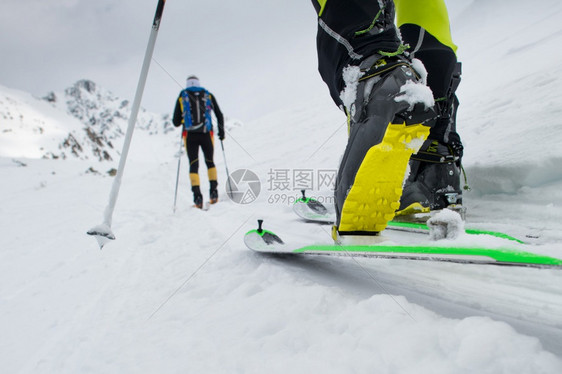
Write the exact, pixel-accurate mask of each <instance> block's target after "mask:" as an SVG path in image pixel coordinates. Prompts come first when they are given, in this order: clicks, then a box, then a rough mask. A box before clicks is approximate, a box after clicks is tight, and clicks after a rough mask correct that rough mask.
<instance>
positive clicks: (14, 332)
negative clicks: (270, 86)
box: [0, 0, 562, 374]
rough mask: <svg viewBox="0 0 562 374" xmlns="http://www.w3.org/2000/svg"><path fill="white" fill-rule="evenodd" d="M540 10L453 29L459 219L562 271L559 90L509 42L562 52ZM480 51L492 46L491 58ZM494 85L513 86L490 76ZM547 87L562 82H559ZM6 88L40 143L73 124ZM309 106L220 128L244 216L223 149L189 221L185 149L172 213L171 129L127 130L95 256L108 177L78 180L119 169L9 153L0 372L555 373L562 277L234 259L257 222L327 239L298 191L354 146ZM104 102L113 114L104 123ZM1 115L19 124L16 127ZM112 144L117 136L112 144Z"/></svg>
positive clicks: (485, 6)
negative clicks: (255, 179)
mask: <svg viewBox="0 0 562 374" xmlns="http://www.w3.org/2000/svg"><path fill="white" fill-rule="evenodd" d="M506 4H508V5H509V4H511V6H509V7H508V8H507V9H504V7H506V6H507V5H506ZM533 5H534V6H535V7H537V8H539V9H543V10H544V9H549V10H551V11H550V12H548V13H545V12H538V11H536V12H535V10H534V8H532V7H531V6H528V5H527V2H524V1H512V2H501V1H493V0H492V1H489V0H488V1H486V0H482V1H477V0H475V1H472V2H470V3H469V4H466V6H463V8H462V13H460V16H459V18H457V19H456V22H455V20H454V21H453V27H454V32H455V37H456V42H457V44H459V46H460V47H461V50H460V51H459V53H461V56H462V59H463V61H464V63H465V65H464V71H465V75H464V82H463V83H462V86H461V87H462V89H461V91H460V93H459V94H460V96H461V97H460V98H461V102H462V104H461V105H462V107H461V111H460V112H459V128H460V129H461V131H462V133H461V135H462V136H463V139H464V140H465V145H466V162H465V167H466V169H467V173H468V175H469V178H470V180H469V183H470V184H471V185H472V186H473V191H472V192H468V193H467V194H466V195H465V202H466V205H467V206H468V208H469V211H468V216H467V225H471V226H477V227H483V228H488V229H496V230H502V231H506V232H508V233H510V234H512V235H515V236H518V237H521V238H524V239H525V240H527V241H528V242H530V243H531V244H530V247H529V248H530V250H531V251H536V252H541V253H548V254H551V255H553V256H556V257H561V258H562V235H561V234H560V230H559V228H558V227H557V226H558V222H560V221H561V220H562V210H561V209H560V203H559V201H562V192H560V191H562V181H561V180H560V168H559V167H558V164H557V163H556V160H557V159H558V157H560V151H559V150H558V148H556V146H557V141H558V139H560V137H558V139H556V136H557V135H556V134H559V133H556V131H557V129H558V128H559V127H560V126H559V124H558V126H555V125H553V124H557V123H558V122H559V119H558V116H557V115H556V114H555V113H552V112H553V111H554V112H555V111H556V110H558V109H559V108H558V107H557V105H558V106H559V104H556V103H560V100H561V98H562V95H561V94H560V93H558V92H556V91H555V90H548V89H543V87H545V84H546V87H550V83H549V82H550V80H546V79H545V80H540V79H535V80H532V79H529V78H528V76H529V73H530V72H529V66H533V64H529V58H531V56H532V55H534V52H533V48H534V47H533V45H532V44H524V43H523V44H522V42H521V41H522V40H523V39H522V38H523V36H524V35H527V34H524V33H523V34H524V35H523V34H519V37H512V35H513V34H514V33H522V32H523V31H524V30H525V29H527V30H532V33H534V34H535V35H542V36H543V37H544V36H547V35H551V36H550V37H549V38H544V39H545V40H546V42H545V43H547V44H545V45H547V46H552V45H554V44H548V43H559V42H560V41H561V40H560V37H561V35H562V33H561V32H560V30H562V29H561V27H562V26H557V25H556V22H552V23H550V22H549V21H548V19H550V18H549V16H551V15H552V17H554V18H556V14H560V13H559V9H560V6H559V5H558V3H557V2H555V1H549V0H541V1H538V2H535V3H533ZM523 15H525V16H524V17H523ZM518 17H519V18H518ZM558 19H559V18H558ZM515 20H517V22H515ZM545 20H546V21H545ZM512 21H513V23H512ZM474 25H479V27H475V26H474ZM510 26H511V27H510ZM531 40H533V39H531ZM534 40H539V38H535V39H534ZM528 43H530V41H529V42H528ZM486 46H490V47H495V49H493V50H492V51H490V52H486V53H484V52H483V50H485V48H484V47H486ZM523 46H526V48H522V47H523ZM520 47H521V48H520ZM529 49H531V50H529ZM509 51H511V52H510V53H508V52H509ZM550 52H551V53H553V54H554V56H555V57H556V58H555V57H553V58H544V59H545V60H547V61H541V62H540V64H544V65H543V67H544V68H545V69H546V68H549V69H550V71H551V72H552V71H553V72H559V67H558V66H557V65H556V63H555V61H556V59H557V58H558V54H559V53H558V52H556V49H551V50H550ZM486 56H488V57H489V58H488V62H487V63H486V58H485V57H486ZM506 59H509V62H507V61H506V62H504V63H503V64H502V60H506ZM303 63H312V64H314V63H315V62H314V61H305V62H303ZM504 71H509V72H510V75H509V76H508V77H505V78H499V77H500V76H501V74H503V72H504ZM537 74H539V72H538V71H537ZM544 74H546V75H545V76H548V74H547V72H544ZM496 77H498V78H496ZM318 79H320V78H318ZM495 79H496V80H495ZM552 80H553V81H554V84H555V85H556V84H557V83H559V82H560V81H559V79H558V78H557V74H552ZM496 82H497V83H496ZM486 87H490V89H484V88H486ZM2 92H3V93H5V92H8V93H9V95H4V96H10V97H11V98H12V100H15V99H14V98H19V99H18V100H15V101H17V102H18V103H26V106H25V109H22V110H21V112H22V113H24V115H25V116H26V118H27V116H28V115H29V118H35V119H36V121H35V122H32V123H38V124H41V125H42V126H43V127H44V129H45V130H44V133H45V134H47V133H48V131H53V133H54V131H55V130H56V129H57V128H58V127H57V126H60V129H59V130H56V131H60V132H59V134H60V135H61V136H62V135H63V134H66V133H68V132H69V131H71V130H69V129H75V128H83V126H84V125H83V123H82V122H79V121H78V120H77V119H76V120H74V119H70V120H69V119H68V116H67V115H66V114H64V113H65V112H66V111H67V108H66V107H64V106H63V107H62V110H61V108H60V107H57V108H58V109H57V108H55V107H53V105H52V104H50V103H48V102H46V101H40V102H36V101H33V100H34V99H33V100H32V98H31V97H30V96H29V95H27V94H25V93H21V92H14V91H13V90H9V89H2ZM531 93H532V94H533V95H536V96H531ZM4 96H0V97H4ZM315 96H316V95H314V94H313V93H311V97H312V99H311V100H310V101H309V102H307V103H306V104H305V105H300V104H298V103H296V104H295V106H293V107H290V108H287V109H285V110H283V111H279V112H275V113H271V114H270V115H268V116H265V117H263V118H261V119H259V120H256V121H252V122H248V123H245V125H244V126H243V127H235V126H231V127H230V129H229V131H228V133H227V138H226V140H225V142H224V145H225V154H224V155H225V156H226V157H225V159H226V162H227V164H228V168H229V171H230V172H231V173H233V172H234V171H235V170H237V169H249V170H251V171H253V172H254V173H255V174H257V175H258V176H259V177H260V180H261V191H260V195H259V197H258V199H257V200H256V201H254V202H252V203H251V204H246V205H241V204H236V203H234V202H231V201H229V200H228V199H227V198H226V196H225V193H224V186H225V178H224V177H225V169H226V165H225V162H224V160H225V159H223V154H222V150H221V149H220V147H217V150H216V154H215V162H216V164H217V168H218V170H219V176H220V178H221V179H220V183H221V191H220V192H221V201H220V202H219V204H217V205H215V206H213V207H212V208H211V209H210V210H209V211H207V212H203V211H199V210H197V209H194V208H192V207H191V204H192V200H191V192H190V190H189V182H188V178H187V162H186V159H185V155H184V156H183V158H182V159H181V165H180V166H181V168H182V173H181V175H180V184H179V186H180V189H179V194H178V203H177V206H178V209H177V211H176V213H175V214H174V213H173V211H172V205H173V197H174V196H173V194H174V187H175V177H176V170H177V169H176V168H177V166H178V159H177V158H174V155H175V154H176V153H177V151H178V146H179V144H178V140H179V139H178V133H177V132H170V133H165V131H164V130H165V128H166V127H165V124H164V122H162V121H158V120H155V121H156V122H154V124H155V125H156V128H153V130H152V131H153V132H157V131H158V134H155V135H149V132H150V131H138V132H136V133H135V136H134V137H133V143H132V148H131V153H130V155H129V161H128V163H127V169H126V171H125V175H124V180H123V185H122V188H121V192H120V196H119V200H118V202H117V207H116V211H115V215H114V222H113V226H112V228H113V231H114V232H115V234H116V235H117V240H116V241H115V242H112V243H110V244H108V245H107V246H106V247H104V249H103V251H99V250H98V247H97V244H96V243H95V241H94V240H93V239H92V238H91V237H88V236H87V235H85V231H86V230H87V229H89V228H90V227H91V226H93V225H95V224H97V223H99V221H100V220H101V217H102V213H103V209H104V205H105V203H106V200H107V196H108V193H109V190H110V187H111V182H112V179H111V178H110V177H108V176H107V175H98V174H95V173H90V172H87V171H88V170H89V168H90V167H91V166H92V165H94V168H96V167H97V168H105V167H106V166H105V165H107V167H109V165H110V164H112V163H113V162H115V161H116V160H113V162H109V163H108V162H106V161H103V162H102V161H99V162H98V161H95V162H94V161H93V160H97V159H95V158H94V157H93V156H92V157H90V158H88V159H87V160H84V159H82V158H81V157H79V158H76V157H67V158H66V160H64V161H62V160H60V159H58V160H52V159H41V158H40V157H42V156H43V153H40V152H36V153H29V154H19V155H18V154H14V153H9V154H5V153H2V155H3V157H1V158H0V176H1V180H2V183H0V230H1V235H0V237H1V238H2V242H3V245H2V248H1V249H0V336H1V337H2V338H0V363H1V365H2V371H3V372H7V373H37V372H41V373H53V372H57V373H76V372H80V373H82V372H83V373H89V372H91V373H101V372H104V373H105V372H119V373H139V372H142V373H152V372H165V373H232V372H239V373H263V372H268V373H286V372H293V373H315V372H319V373H320V372H321V373H371V372H377V373H379V372H380V373H494V374H495V373H510V374H511V373H548V374H555V373H560V372H562V343H561V342H562V317H561V316H562V272H561V271H556V270H536V269H511V268H499V267H483V266H466V265H455V264H447V263H431V262H407V261H399V260H386V261H381V260H368V259H357V260H352V259H345V258H341V259H335V260H334V259H321V258H306V259H294V258H275V257H268V256H260V255H257V254H255V253H252V252H250V251H248V250H247V249H246V248H245V247H244V244H243V242H242V236H243V234H244V233H245V232H246V231H247V230H249V229H251V228H254V227H255V221H256V220H257V219H258V218H264V219H265V222H266V225H267V227H268V228H270V229H272V230H273V231H276V232H278V233H280V234H281V233H283V232H295V231H298V232H299V235H309V236H312V237H315V238H323V237H329V227H326V226H318V225H305V224H304V223H302V222H301V221H299V220H297V219H295V217H294V215H293V213H292V212H291V207H290V201H291V200H292V199H294V198H296V197H297V196H298V195H299V194H300V192H299V191H298V190H299V189H300V187H301V186H302V185H303V184H306V183H307V182H308V181H310V180H312V181H313V182H314V185H313V186H312V188H310V189H311V190H312V192H313V193H314V194H315V195H318V196H321V197H326V198H329V196H330V191H329V180H326V179H320V177H321V176H323V177H326V178H329V176H330V175H332V173H333V172H334V171H335V168H336V167H337V163H338V159H339V157H340V154H341V151H342V149H343V147H344V145H345V141H346V126H345V118H344V117H343V115H342V114H341V113H340V112H339V111H338V110H337V109H336V108H334V106H333V104H332V103H331V102H330V101H329V99H328V100H326V98H327V96H326V93H325V92H321V93H320V92H319V93H318V95H317V96H318V97H319V98H314V97H315ZM57 97H59V95H57ZM531 97H535V98H536V99H533V100H530V98H531ZM322 98H323V99H322ZM0 101H3V102H6V101H8V99H5V100H0ZM528 101H532V102H533V103H534V105H527V102H528ZM549 102H550V103H552V104H547V103H549ZM494 103H495V105H494ZM502 103H503V104H502ZM116 104H117V101H115V102H113V104H107V106H108V108H110V109H111V111H113V110H114V109H115V107H114V106H113V105H116ZM481 104H486V107H485V108H486V109H485V111H484V110H482V108H483V107H482V106H481ZM18 105H23V104H18ZM57 105H58V104H57ZM57 105H55V106H57ZM14 106H15V104H13V103H12V104H11V106H10V108H14ZM104 108H105V107H104V106H102V107H100V108H99V111H98V112H97V113H102V112H104ZM557 108H558V109H557ZM547 109H550V112H549V111H548V110H547ZM2 113H5V112H2ZM10 113H16V111H15V110H13V109H11V111H10ZM31 113H34V114H33V117H32V116H31ZM61 113H63V114H61ZM537 116H540V117H538V118H541V119H542V121H540V122H536V123H534V124H533V126H531V127H530V126H529V123H528V121H527V120H525V119H526V118H535V117H537ZM12 117H13V118H12V119H10V121H11V122H9V123H11V124H14V123H16V122H14V121H18V119H17V118H18V116H17V115H14V114H12ZM61 117H62V118H63V119H61ZM96 118H97V117H96ZM74 121H76V122H74ZM47 124H49V126H48V125H47ZM38 126H39V125H38ZM120 126H121V125H120ZM3 128H4V127H2V129H3ZM15 128H16V127H14V129H15ZM32 129H33V127H32ZM47 129H49V130H48V131H47ZM51 129H53V130H51ZM530 129H532V130H536V131H529V130H530ZM547 129H549V130H548V131H546V130H547ZM122 130H124V128H122ZM14 131H15V130H14ZM18 131H19V130H18ZM26 131H27V133H26V134H27V135H29V137H25V139H27V140H26V141H23V140H22V141H21V142H20V143H18V144H20V145H19V146H18V147H23V149H27V147H29V149H32V150H34V152H35V151H36V149H37V147H36V144H39V143H38V142H45V143H44V145H41V146H42V147H44V149H47V150H50V149H53V148H49V147H55V148H54V149H58V144H59V143H58V140H57V141H56V142H52V141H51V140H49V139H50V138H42V137H40V136H37V137H34V138H31V134H34V133H33V131H32V130H26ZM115 131H116V132H115V133H118V130H115ZM7 134H10V132H8V133H7ZM49 134H50V133H49ZM516 134H519V135H516ZM3 135H4V133H2V136H3ZM53 138H55V136H54V135H53ZM63 138H64V136H63ZM2 139H5V138H2ZM29 139H35V140H34V141H35V142H36V143H35V144H34V143H30V142H29ZM57 139H59V138H57ZM500 140H501V142H500ZM47 141H50V142H51V143H48V142H47ZM121 141H122V137H115V140H113V139H112V142H113V146H114V148H115V149H117V150H120V147H121ZM5 144H7V143H2V144H1V147H2V148H0V149H2V150H3V149H4V145H5ZM40 144H43V143H40ZM525 145H527V147H529V146H531V147H533V148H536V149H540V150H541V152H530V151H525V154H526V155H528V156H529V157H526V158H523V157H521V156H520V154H519V152H513V151H511V150H512V149H520V148H522V147H523V149H526V148H525ZM543 150H544V152H543ZM89 155H90V154H88V156H89ZM201 171H202V173H201V174H202V183H203V186H204V187H205V186H206V180H205V174H206V173H205V172H204V167H203V170H201ZM534 171H536V172H537V173H538V174H537V177H533V174H532V173H533V172H534ZM542 175H545V176H549V178H542V177H541V176H542ZM307 176H308V177H310V178H307ZM204 190H206V188H205V189H204ZM527 235H529V237H526V236H527Z"/></svg>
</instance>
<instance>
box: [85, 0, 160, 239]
mask: <svg viewBox="0 0 562 374" xmlns="http://www.w3.org/2000/svg"><path fill="white" fill-rule="evenodd" d="M165 3H166V0H158V5H157V7H156V14H155V16H154V21H153V22H152V31H151V32H150V37H149V39H148V45H147V47H146V53H145V55H144V61H143V63H142V68H141V73H140V77H139V82H138V85H137V91H136V93H135V99H134V100H133V106H132V107H131V116H130V117H129V122H128V125H127V132H126V133H125V140H124V143H123V150H122V151H121V158H120V159H119V166H118V168H117V174H116V175H115V179H114V180H113V185H112V187H111V192H110V194H109V203H108V204H107V207H106V208H105V211H104V217H103V223H102V224H101V225H98V226H95V227H93V228H91V229H90V230H89V231H88V235H92V236H94V237H95V238H96V240H97V241H98V244H99V246H100V249H101V248H102V247H103V246H104V245H105V244H106V243H107V242H108V241H109V240H114V239H115V235H114V234H113V232H112V231H111V222H112V217H113V210H114V209H115V203H116V202H117V195H119V188H120V187H121V179H122V177H123V170H124V169H125V162H126V161H127V154H128V153H129V146H130V144H131V138H132V136H133V130H134V128H135V123H136V121H137V115H138V112H139V108H140V103H141V99H142V94H143V91H144V86H145V83H146V77H147V75H148V68H149V67H150V61H151V59H152V54H153V52H154V45H155V44H156V37H157V36H158V29H159V28H160V21H161V20H162V13H163V11H164V5H165Z"/></svg>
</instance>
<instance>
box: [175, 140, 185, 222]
mask: <svg viewBox="0 0 562 374" xmlns="http://www.w3.org/2000/svg"><path fill="white" fill-rule="evenodd" d="M184 134H185V130H184V131H182V134H181V142H180V151H179V153H178V154H179V156H178V172H177V174H176V191H175V192H174V213H175V212H176V202H177V200H178V183H179V180H180V164H181V156H182V153H183V152H182V151H183V143H184V141H185V135H184Z"/></svg>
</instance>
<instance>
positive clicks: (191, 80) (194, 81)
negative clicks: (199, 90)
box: [185, 75, 201, 87]
mask: <svg viewBox="0 0 562 374" xmlns="http://www.w3.org/2000/svg"><path fill="white" fill-rule="evenodd" d="M185 85H186V87H200V86H201V84H199V78H197V77H196V76H195V75H190V76H189V77H187V80H186V82H185Z"/></svg>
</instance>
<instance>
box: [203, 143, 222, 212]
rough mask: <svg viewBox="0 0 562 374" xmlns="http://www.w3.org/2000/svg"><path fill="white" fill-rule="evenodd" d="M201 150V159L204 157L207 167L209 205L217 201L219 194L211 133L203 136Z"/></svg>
mask: <svg viewBox="0 0 562 374" xmlns="http://www.w3.org/2000/svg"><path fill="white" fill-rule="evenodd" d="M201 149H202V150H203V157H205V164H206V165H207V174H208V177H209V184H210V188H209V200H210V202H211V204H214V203H216V202H217V201H218V198H219V194H218V191H217V186H218V182H217V168H216V167H215V163H214V161H213V157H214V155H213V154H214V149H215V147H214V137H213V133H212V132H209V133H206V134H204V137H203V138H202V141H201Z"/></svg>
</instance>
